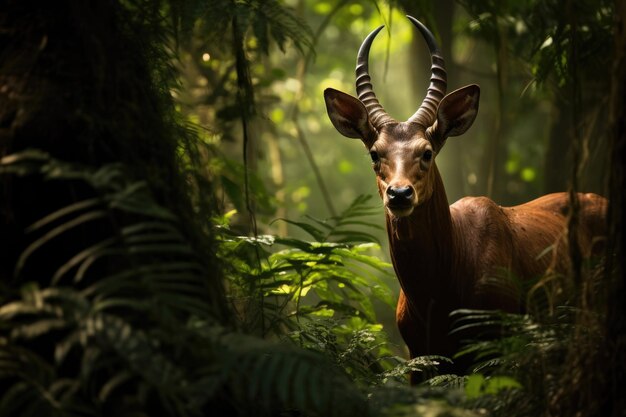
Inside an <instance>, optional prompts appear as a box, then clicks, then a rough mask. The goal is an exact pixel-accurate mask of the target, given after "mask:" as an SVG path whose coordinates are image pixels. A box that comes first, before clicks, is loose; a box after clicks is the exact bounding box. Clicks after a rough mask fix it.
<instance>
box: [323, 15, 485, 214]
mask: <svg viewBox="0 0 626 417" xmlns="http://www.w3.org/2000/svg"><path fill="white" fill-rule="evenodd" d="M407 17H408V18H409V19H410V20H411V22H413V24H414V25H415V26H416V27H417V29H419V31H420V33H421V34H422V36H423V37H424V39H425V40H426V43H427V44H428V49H429V50H430V56H431V78H430V86H429V87H428V91H427V93H426V98H424V101H423V102H422V104H421V105H420V107H419V108H418V110H417V111H416V112H415V114H414V115H413V116H411V117H410V118H409V119H408V120H407V121H406V122H398V121H396V120H394V119H393V118H392V117H391V116H389V115H388V114H387V113H386V112H385V110H384V109H383V107H382V106H381V104H380V103H379V102H378V99H377V98H376V95H375V94H374V90H373V88H372V83H371V78H370V76H369V73H368V57H369V51H370V47H371V45H372V41H373V40H374V38H375V37H376V35H377V34H378V32H380V30H381V29H382V28H383V26H381V27H379V28H378V29H376V30H374V31H373V32H372V33H370V34H369V35H368V36H367V38H365V40H364V41H363V44H362V45H361V48H360V49H359V53H358V56H357V65H356V90H357V95H358V97H359V98H358V99H357V98H355V97H352V96H350V95H348V94H345V93H342V92H341V91H338V90H335V89H332V88H328V89H326V90H325V91H324V99H325V101H326V109H327V111H328V116H329V117H330V120H331V121H332V123H333V125H334V126H335V128H336V129H337V130H338V131H339V133H341V134H342V135H344V136H347V137H349V138H358V139H361V140H362V141H363V143H364V144H365V146H366V147H367V149H368V150H369V153H370V156H371V157H372V165H373V167H374V171H375V172H376V179H377V182H378V190H379V193H380V196H381V197H382V199H383V202H384V204H385V207H386V209H387V210H388V212H389V214H391V215H392V216H393V217H404V216H408V215H410V214H411V213H412V212H413V209H414V208H415V207H417V206H418V205H420V204H423V203H424V202H425V201H427V200H428V199H430V197H431V196H432V193H433V185H434V183H435V176H436V175H438V173H437V169H436V167H435V158H436V156H437V155H438V154H439V152H440V151H441V148H442V147H443V145H444V143H445V141H446V139H447V138H448V137H450V136H458V135H461V134H463V133H464V132H465V131H466V130H467V129H468V128H469V127H470V126H471V125H472V123H473V122H474V119H475V118H476V114H477V112H478V100H479V96H480V89H479V87H478V86H477V85H475V84H473V85H468V86H465V87H463V88H460V89H458V90H456V91H453V92H451V93H450V94H448V95H446V86H447V80H446V70H445V68H444V61H443V58H442V57H441V53H440V52H439V47H438V46H437V43H436V42H435V38H434V36H433V34H432V33H431V32H430V31H429V30H428V29H427V28H426V27H425V26H424V25H423V24H422V23H420V22H419V21H418V20H417V19H415V18H413V17H411V16H407Z"/></svg>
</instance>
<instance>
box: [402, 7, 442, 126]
mask: <svg viewBox="0 0 626 417" xmlns="http://www.w3.org/2000/svg"><path fill="white" fill-rule="evenodd" d="M407 17H408V18H409V20H410V21H411V22H413V24H414V25H415V27H416V28H417V29H418V30H419V31H420V33H421V34H422V36H423V37H424V40H426V43H427V44H428V50H429V51H430V62H431V66H430V74H431V75H430V86H428V91H427V92H426V97H425V98H424V101H423V102H422V104H421V105H420V107H419V108H418V109H417V111H416V112H415V114H414V115H413V116H411V117H410V118H409V120H408V121H409V122H411V123H417V124H420V125H422V126H426V127H427V126H431V125H432V124H433V123H435V119H436V117H437V107H438V106H439V103H440V102H441V99H443V97H444V96H445V95H446V90H447V87H448V80H447V75H446V69H445V62H444V60H443V57H442V56H441V52H440V51H439V47H438V46H437V41H436V40H435V37H434V36H433V34H432V33H431V31H430V30H428V28H427V27H426V26H424V25H423V24H422V22H420V21H419V20H417V19H416V18H414V17H413V16H407Z"/></svg>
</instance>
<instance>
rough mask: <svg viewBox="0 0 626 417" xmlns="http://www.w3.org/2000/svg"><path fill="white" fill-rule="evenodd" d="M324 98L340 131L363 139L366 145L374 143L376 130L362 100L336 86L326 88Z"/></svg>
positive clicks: (330, 116)
mask: <svg viewBox="0 0 626 417" xmlns="http://www.w3.org/2000/svg"><path fill="white" fill-rule="evenodd" d="M324 100H325V101H326V111H327V112H328V117H329V118H330V121H331V122H333V126H335V129H337V130H338V131H339V133H341V134H342V135H344V136H346V137H349V138H358V139H362V140H363V142H365V144H366V145H367V144H368V143H370V142H372V143H373V140H372V139H374V140H375V138H376V130H375V129H374V127H373V126H372V124H371V123H370V119H369V117H368V116H367V110H366V109H365V106H364V105H363V103H361V101H360V100H358V99H357V98H354V97H352V96H351V95H349V94H346V93H342V92H341V91H338V90H335V89H334V88H327V89H326V90H324Z"/></svg>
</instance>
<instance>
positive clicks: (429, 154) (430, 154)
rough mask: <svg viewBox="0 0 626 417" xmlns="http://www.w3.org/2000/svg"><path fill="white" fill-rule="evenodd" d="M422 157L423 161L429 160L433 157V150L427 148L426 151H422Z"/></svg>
mask: <svg viewBox="0 0 626 417" xmlns="http://www.w3.org/2000/svg"><path fill="white" fill-rule="evenodd" d="M422 158H423V159H424V161H426V162H430V160H431V159H433V151H431V150H430V149H427V150H426V151H424V155H422Z"/></svg>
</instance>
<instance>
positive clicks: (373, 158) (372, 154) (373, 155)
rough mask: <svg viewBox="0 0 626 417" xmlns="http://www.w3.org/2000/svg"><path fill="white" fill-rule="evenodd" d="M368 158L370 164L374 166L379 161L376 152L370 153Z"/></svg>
mask: <svg viewBox="0 0 626 417" xmlns="http://www.w3.org/2000/svg"><path fill="white" fill-rule="evenodd" d="M370 158H372V162H373V163H375V164H376V163H378V162H379V161H380V157H379V156H378V152H376V151H372V152H370Z"/></svg>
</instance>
